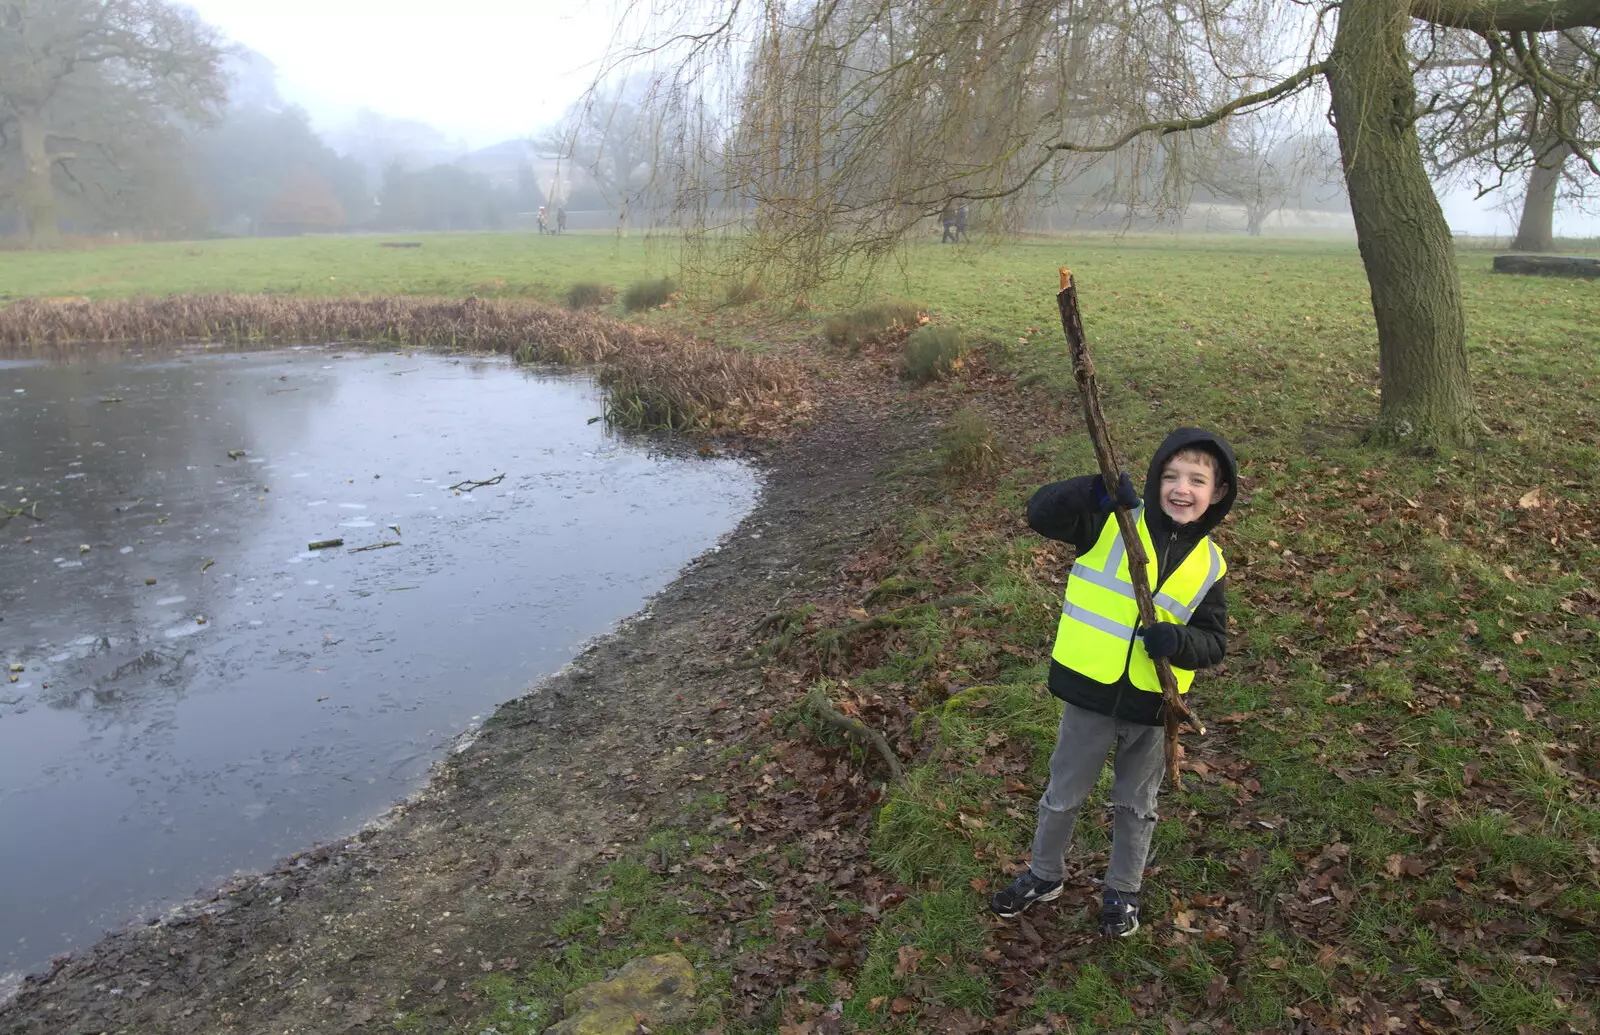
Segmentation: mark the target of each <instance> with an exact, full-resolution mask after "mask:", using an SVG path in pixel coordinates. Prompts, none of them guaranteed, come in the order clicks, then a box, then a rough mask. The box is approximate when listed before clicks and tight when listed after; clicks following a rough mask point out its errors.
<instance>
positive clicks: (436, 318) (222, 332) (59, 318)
mask: <svg viewBox="0 0 1600 1035" xmlns="http://www.w3.org/2000/svg"><path fill="white" fill-rule="evenodd" d="M193 341H205V342H216V343H222V344H229V345H235V344H244V343H273V342H307V341H313V342H327V341H336V342H371V343H381V344H392V345H402V346H406V347H412V348H429V349H459V350H467V351H475V352H494V353H501V354H504V355H508V356H511V357H512V358H514V359H515V360H516V361H517V362H519V363H560V364H564V365H569V366H582V365H594V366H596V367H597V368H598V369H597V372H596V377H597V380H599V382H600V383H601V384H602V385H604V386H605V387H607V388H610V389H611V390H612V393H613V395H612V398H611V399H610V400H608V402H607V419H608V420H610V421H611V422H612V423H613V424H616V425H618V426H621V427H640V428H643V427H652V428H673V429H676V430H697V431H721V430H739V431H748V432H763V433H768V432H772V431H774V430H777V429H779V428H782V427H784V426H787V425H788V424H789V423H791V422H792V421H793V420H794V419H795V418H796V417H797V416H798V415H800V414H802V413H804V412H806V410H807V409H808V408H809V403H808V402H807V393H806V390H805V378H804V376H803V374H802V373H801V372H800V370H799V369H798V368H797V367H796V366H795V365H794V364H792V363H789V362H787V361H785V360H781V359H777V358H774V357H771V356H763V355H757V354H754V353H745V352H738V351H735V350H732V349H728V348H724V347H722V346H719V345H715V344H712V343H709V342H705V341H701V340H698V339H694V338H689V337H685V336H682V335H678V334H674V333H671V332H667V331H662V330H658V329H653V328H644V327H639V326H636V325H634V324H630V323H624V322H623V321H621V320H615V319H612V318H610V317H606V316H601V315H599V314H597V313H592V312H572V311H569V310H566V309H560V308H557V307H555V306H548V305H541V304H539V303H536V302H526V301H510V300H508V301H487V300H484V299H478V298H469V299H465V300H443V299H417V298H408V297H403V296H380V297H367V298H299V297H290V296H278V295H193V296H182V295H179V296H172V297H169V298H144V299H131V300H119V301H102V302H89V301H77V300H74V301H55V302H45V301H40V300H35V299H26V300H23V301H19V302H16V303H13V304H12V305H10V306H7V307H6V308H4V309H0V348H4V349H6V350H8V351H11V352H20V353H23V354H45V355H58V354H61V353H63V352H75V351H77V350H78V348H80V347H81V345H82V344H83V343H102V342H122V343H135V344H141V345H159V344H169V343H174V342H193Z"/></svg>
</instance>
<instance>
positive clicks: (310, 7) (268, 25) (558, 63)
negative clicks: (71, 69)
mask: <svg viewBox="0 0 1600 1035" xmlns="http://www.w3.org/2000/svg"><path fill="white" fill-rule="evenodd" d="M188 2H189V3H190V4H191V5H192V6H193V7H194V8H195V9H196V10H197V11H198V12H199V13H200V15H201V17H203V18H205V19H206V20H207V21H209V22H210V23H211V24H213V25H215V26H217V27H218V28H220V29H221V30H222V31H223V32H225V33H226V34H227V35H228V36H229V37H230V38H231V39H234V40H237V41H238V42H240V43H243V44H245V45H246V46H249V47H251V48H253V49H255V50H257V51H259V52H261V53H262V54H264V55H265V56H266V57H267V58H268V59H270V60H271V61H272V62H273V63H274V64H276V65H277V66H278V71H279V73H280V75H281V84H280V85H281V87H282V90H283V92H284V95H285V96H286V97H288V98H289V99H290V100H292V101H295V102H297V103H299V104H301V105H303V106H304V107H306V108H307V109H308V110H310V111H311V113H312V116H313V118H314V119H315V121H316V122H317V123H318V124H319V126H321V127H323V128H327V127H329V126H332V125H337V124H339V123H341V122H343V121H344V120H345V119H347V118H349V117H350V116H351V115H352V114H354V112H355V111H356V110H357V109H359V108H363V107H366V108H372V109H374V110H376V111H379V112H382V113H383V114H385V115H391V116H395V117H400V118H414V119H421V120H423V121H424V122H428V123H431V124H433V125H435V126H437V127H439V128H440V129H442V130H444V131H445V133H446V134H448V135H449V136H450V137H451V138H452V139H462V140H464V141H465V143H466V144H467V145H468V146H470V147H482V146H485V145H488V144H493V143H498V142H499V141H502V140H506V139H509V138H511V137H517V136H523V135H526V134H528V133H530V132H532V131H534V130H536V129H539V128H541V127H543V126H546V125H549V124H550V123H552V122H554V121H555V120H556V119H558V118H559V117H560V115H561V113H562V111H564V110H565V108H566V107H567V105H569V104H570V103H571V102H572V101H573V100H575V99H576V98H577V97H578V96H579V94H581V93H582V92H583V90H584V88H585V87H586V86H587V85H588V84H589V82H590V80H591V78H592V77H593V75H594V74H595V70H596V66H597V64H598V62H599V61H600V59H601V58H602V56H603V55H604V54H605V53H606V51H607V49H608V47H609V46H610V45H611V44H612V43H613V40H612V36H613V34H614V33H615V32H616V25H617V6H616V5H614V4H613V3H612V2H609V0H589V2H587V3H584V2H582V0H578V2H571V0H567V2H558V0H447V2H443V3H441V2H440V0H271V2H264V0H188ZM1512 196H1513V197H1516V198H1520V185H1519V187H1518V188H1514V190H1513V195H1512ZM1441 200H1442V201H1443V203H1444V209H1445V216H1446V218H1447V219H1448V220H1449V221H1450V225H1451V227H1452V228H1454V229H1455V230H1456V231H1457V232H1458V233H1473V234H1491V233H1497V234H1508V233H1510V232H1511V230H1512V228H1513V223H1514V220H1513V217H1512V216H1511V215H1509V214H1507V213H1506V212H1505V211H1504V205H1505V202H1504V198H1503V197H1501V196H1500V195H1499V194H1496V195H1492V196H1491V197H1489V198H1487V199H1484V200H1482V201H1477V200H1474V199H1473V198H1472V196H1471V193H1470V192H1467V191H1452V192H1449V193H1447V194H1446V195H1444V196H1443V197H1442V198H1441ZM1556 233H1557V234H1571V235H1575V236H1578V235H1582V236H1590V235H1600V216H1585V215H1583V214H1581V213H1577V212H1573V211H1571V210H1570V209H1567V210H1563V209H1558V210H1557V212H1556Z"/></svg>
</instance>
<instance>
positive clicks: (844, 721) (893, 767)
mask: <svg viewBox="0 0 1600 1035" xmlns="http://www.w3.org/2000/svg"><path fill="white" fill-rule="evenodd" d="M806 709H807V710H808V711H810V712H811V714H812V715H815V716H816V717H817V718H819V719H821V720H822V721H823V722H825V723H827V724H828V725H830V726H832V727H833V728H834V729H837V730H840V731H842V732H844V733H846V734H848V735H849V736H851V737H854V738H855V739H856V740H858V741H860V742H862V743H864V744H867V745H869V746H871V747H872V748H873V749H874V750H876V751H877V752H878V756H879V757H880V758H882V759H883V764H884V765H886V766H888V768H889V779H890V780H891V781H892V782H894V783H897V784H901V783H905V781H906V770H905V766H903V765H901V764H900V759H899V757H898V756H897V755H896V754H895V753H894V748H892V747H890V746H889V741H888V739H887V738H886V737H884V735H883V734H882V733H879V732H878V731H877V730H875V729H873V728H872V727H871V726H868V725H867V724H866V723H864V722H862V721H861V720H860V719H852V718H851V717H850V716H848V715H845V714H843V713H842V712H840V711H839V710H838V709H837V708H835V707H834V706H833V705H832V704H831V703H829V701H828V698H827V697H826V695H824V694H823V693H822V691H821V690H817V689H813V690H812V691H811V692H810V693H808V694H807V695H806Z"/></svg>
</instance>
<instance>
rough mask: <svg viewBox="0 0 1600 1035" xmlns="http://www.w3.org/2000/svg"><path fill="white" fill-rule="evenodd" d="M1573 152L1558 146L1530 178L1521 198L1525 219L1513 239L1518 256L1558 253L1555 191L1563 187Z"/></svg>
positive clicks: (1519, 224) (1534, 170) (1564, 145)
mask: <svg viewBox="0 0 1600 1035" xmlns="http://www.w3.org/2000/svg"><path fill="white" fill-rule="evenodd" d="M1571 153H1572V149H1571V148H1569V147H1568V146H1567V145H1566V144H1557V145H1556V146H1555V147H1554V148H1552V149H1551V151H1550V153H1549V154H1547V155H1545V156H1544V157H1543V158H1542V159H1540V161H1539V164H1538V165H1535V166H1534V167H1533V172H1532V173H1531V174H1529V176H1528V193H1527V194H1525V195H1523V197H1522V219H1521V220H1519V221H1518V222H1517V236H1516V237H1513V238H1512V239H1511V250H1512V251H1515V252H1553V251H1555V250H1556V235H1555V218H1556V187H1558V186H1559V185H1560V184H1561V166H1562V164H1563V163H1565V162H1566V160H1567V156H1568V155H1569V154H1571Z"/></svg>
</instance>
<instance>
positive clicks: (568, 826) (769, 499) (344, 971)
mask: <svg viewBox="0 0 1600 1035" xmlns="http://www.w3.org/2000/svg"><path fill="white" fill-rule="evenodd" d="M886 395H887V393H880V392H867V393H863V394H860V395H854V396H851V397H848V398H839V397H836V398H835V399H834V400H833V401H832V402H830V403H829V404H828V405H826V406H824V407H823V408H822V409H821V411H820V412H819V413H818V414H817V415H816V420H815V421H814V422H813V423H812V424H811V425H810V427H808V428H807V429H805V430H803V431H801V432H799V433H798V434H796V435H794V436H793V437H792V438H790V439H788V440H786V441H784V442H781V443H779V444H777V445H775V446H774V447H772V449H771V450H770V451H769V453H768V455H767V456H766V457H764V458H763V459H762V461H761V464H762V466H763V467H764V468H765V474H766V477H767V483H766V488H765V491H764V492H763V495H762V499H761V501H760V503H759V504H758V505H757V507H756V509H755V510H754V511H752V512H751V514H750V515H749V516H748V517H747V518H746V519H745V520H744V521H743V522H742V523H741V524H740V525H739V526H738V527H737V528H736V529H735V530H734V531H733V532H731V533H730V534H729V535H728V536H727V537H726V539H725V540H724V543H723V545H722V546H721V548H720V549H717V550H714V551H712V552H710V553H708V554H706V555H703V556H702V557H701V558H699V559H697V560H696V561H695V562H694V563H692V564H691V565H690V566H689V567H688V568H686V569H685V570H684V572H683V573H682V574H681V575H680V577H679V578H678V579H677V580H676V581H674V582H673V583H672V584H671V585H670V586H668V587H667V588H666V589H665V590H663V591H662V592H661V593H660V594H658V595H657V596H656V597H655V598H654V599H653V600H652V601H651V602H650V603H649V605H647V607H646V608H645V609H644V611H642V612H641V613H640V614H638V615H636V616H635V617H634V618H632V619H629V620H628V621H626V622H625V623H624V624H623V625H622V626H621V627H620V628H619V629H618V630H616V631H615V632H613V633H612V634H610V635H608V636H606V637H604V638H603V639H601V640H599V641H597V642H596V643H594V644H593V645H591V646H590V647H589V648H588V649H587V650H585V651H584V652H583V653H582V654H581V655H580V656H579V657H578V658H577V659H576V660H575V661H574V662H573V663H572V664H571V665H569V666H568V667H567V668H566V669H565V670H563V671H562V672H560V673H558V674H556V675H554V676H551V677H549V678H547V679H545V680H543V681H541V682H540V683H539V684H537V685H536V686H534V687H533V688H532V689H531V690H530V691H529V692H528V693H527V694H525V695H524V696H522V697H519V698H517V699H515V700H512V701H510V702H507V703H506V704H504V705H502V706H501V707H500V708H499V709H498V710H497V711H496V713H495V714H494V715H493V717H492V718H491V719H490V720H489V721H488V722H487V723H485V724H484V726H483V727H482V729H481V730H480V731H479V732H478V734H477V736H476V737H475V738H474V739H472V740H471V741H470V743H465V742H464V744H463V746H462V747H460V748H459V749H458V750H457V751H455V752H454V753H453V754H452V755H451V756H450V757H449V758H448V759H446V760H445V761H444V762H442V763H440V765H439V766H438V767H437V768H436V770H435V773H434V775H433V777H432V779H431V780H430V782H429V784H428V785H427V787H426V788H425V789H424V790H423V791H421V792H419V793H418V794H417V795H415V796H414V797H413V798H411V799H409V800H408V801H407V802H405V803H403V804H402V805H399V806H397V807H396V808H395V809H394V810H392V811H391V812H390V813H389V814H388V815H387V816H386V817H385V818H384V820H383V821H381V822H380V823H378V824H375V825H373V826H371V827H369V828H367V829H365V830H363V831H362V832H360V833H359V834H356V835H354V836H352V837H351V838H350V839H349V840H345V841H339V842H336V843H332V844H327V845H322V846H318V847H315V848H311V849H309V850H307V851H304V852H301V853H297V854H296V855H294V856H291V857H289V858H287V859H285V860H282V861H281V862H280V864H279V865H277V866H276V867H274V868H273V869H271V870H269V871H267V872H265V873H262V874H259V875H254V876H250V877H245V878H238V879H235V880H234V881H232V882H230V883H229V884H227V885H225V886H224V887H222V888H220V889H218V890H217V891H216V893H215V894H213V895H211V896H209V897H207V898H205V899H202V900H197V901H195V902H192V903H189V904H188V905H187V906H185V907H183V908H182V909H179V910H176V911H174V912H173V913H171V914H169V915H168V916H167V917H165V918H164V919H163V920H161V921H160V922H157V923H152V924H148V925H144V926H140V927H135V928H132V929H129V930H125V931H121V932H117V933H114V934H111V935H108V936H107V937H106V938H104V939H103V940H102V941H100V942H99V943H98V944H97V945H95V946H94V947H93V948H92V949H89V950H86V951H84V952H82V953H79V954H75V955H72V956H70V957H64V958H62V957H58V958H57V960H56V961H54V964H53V967H52V969H51V970H50V971H49V972H47V973H44V974H38V975H34V976H32V977H30V978H29V979H28V980H27V981H26V983H25V984H24V985H23V987H22V988H21V990H20V991H19V992H18V994H17V995H16V996H15V997H14V998H13V999H11V1000H10V1001H9V1002H7V1003H6V1004H5V1005H4V1006H0V1035H23V1033H27V1035H37V1033H56V1032H139V1033H142V1035H155V1033H172V1035H191V1033H196V1035H197V1033H200V1032H207V1033H221V1032H229V1033H233V1032H237V1033H253V1032H261V1031H268V1030H270V1031H274V1032H286V1033H289V1032H293V1033H299V1032H342V1031H362V1030H369V1031H371V1030H381V1029H384V1028H387V1027H388V1024H389V1022H391V1021H393V1020H394V1019H395V1018H396V1016H397V1015H400V1014H406V1015H408V1016H409V1017H410V1018H413V1019H418V1018H420V1019H422V1020H423V1022H424V1023H425V1024H426V1027H425V1028H424V1029H421V1030H428V1031H439V1032H445V1031H450V1030H453V1029H454V1027H455V1025H457V1024H459V1023H462V1022H465V1021H466V1020H468V1019H469V1018H471V1017H473V1016H474V1015H476V1014H477V1013H478V1010H479V1008H480V1006H481V1004H479V1005H475V1004H474V998H473V993H472V986H473V983H474V982H475V981H476V980H477V979H479V978H481V977H482V976H483V975H484V974H485V973H489V972H493V971H497V970H499V971H514V970H516V969H517V968H518V967H519V965H520V963H521V961H522V960H524V959H526V958H528V957H530V956H532V955H534V954H536V953H538V952H539V951H540V950H541V949H542V948H543V947H545V946H546V945H547V944H548V942H549V926H550V924H551V923H552V922H553V921H554V920H555V919H556V918H557V917H558V916H559V915H560V914H561V913H562V912H563V910H564V909H565V907H566V906H567V905H568V904H570V903H571V902H572V901H573V900H574V898H575V896H577V895H579V894H580V893H581V892H582V891H583V890H584V888H585V886H586V884H587V881H588V878H589V877H590V876H591V875H592V874H593V873H594V872H595V870H596V869H597V867H599V866H600V865H602V864H603V863H604V862H606V861H608V860H610V859H612V858H615V857H616V856H617V855H618V854H620V853H622V852H624V851H626V850H627V848H628V847H629V846H630V845H631V844H632V843H634V842H635V841H637V840H638V839H639V837H640V836H641V835H643V834H644V833H645V832H646V831H647V830H648V829H649V828H650V827H651V826H652V825H653V824H657V823H661V822H670V821H671V820H672V819H673V818H674V817H675V816H676V815H678V814H680V813H681V812H682V810H683V809H684V807H685V806H686V805H687V804H688V803H689V802H690V801H692V800H693V799H694V798H695V796H696V793H697V791H699V790H700V789H702V788H699V787H698V786H697V784H696V783H695V782H694V781H692V780H691V779H690V777H691V776H693V775H697V774H701V773H704V772H706V771H707V770H708V769H709V768H710V766H711V764H712V762H713V759H714V756H715V755H716V754H717V753H718V752H720V751H721V750H722V749H723V748H724V747H725V746H726V744H727V741H728V738H729V737H731V736H738V735H739V734H738V731H740V730H742V729H744V728H746V727H747V726H748V725H749V718H748V717H749V716H750V715H753V714H754V713H756V712H758V711H760V709H761V708H762V706H763V705H764V704H767V703H769V702H765V701H764V700H763V699H762V698H763V692H762V680H761V675H760V672H759V669H758V664H759V655H758V653H757V646H758V644H759V642H760V638H759V636H758V635H757V633H756V625H757V623H758V622H759V620H760V618H761V617H763V616H764V615H766V614H769V613H771V612H772V611H774V610H776V609H778V608H781V607H785V606H790V605H792V604H795V603H798V602H801V601H803V600H804V599H805V598H806V596H807V595H809V594H810V593H812V592H815V591H817V590H819V589H821V588H822V587H824V586H826V585H827V584H829V583H830V582H831V581H833V578H834V576H835V574H836V572H837V570H838V566H839V564H840V562H841V561H843V560H844V559H845V558H847V557H848V556H849V555H850V554H851V553H852V552H853V551H855V550H856V549H859V548H860V546H861V545H862V544H863V543H864V542H865V541H866V540H867V539H868V538H869V537H870V536H871V535H872V534H873V532H874V531H875V530H877V529H878V528H879V527H880V525H881V524H882V523H883V522H884V521H885V520H887V519H889V518H890V517H892V516H893V515H894V513H895V512H896V503H897V500H898V496H899V492H898V490H897V489H896V488H895V487H894V486H893V485H891V484H888V483H887V482H886V478H885V476H886V475H887V474H888V473H889V472H890V471H891V470H892V469H894V467H895V466H896V465H897V464H898V463H900V462H902V460H903V458H904V457H905V455H906V454H907V453H908V452H909V451H911V450H916V449H925V448H927V443H928V442H929V440H930V438H931V434H932V433H931V421H932V417H931V415H929V414H927V413H913V412H912V411H911V410H910V408H909V407H905V406H896V405H895V404H894V403H893V402H891V401H890V400H888V399H887V398H886Z"/></svg>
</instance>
